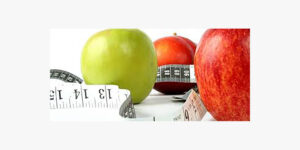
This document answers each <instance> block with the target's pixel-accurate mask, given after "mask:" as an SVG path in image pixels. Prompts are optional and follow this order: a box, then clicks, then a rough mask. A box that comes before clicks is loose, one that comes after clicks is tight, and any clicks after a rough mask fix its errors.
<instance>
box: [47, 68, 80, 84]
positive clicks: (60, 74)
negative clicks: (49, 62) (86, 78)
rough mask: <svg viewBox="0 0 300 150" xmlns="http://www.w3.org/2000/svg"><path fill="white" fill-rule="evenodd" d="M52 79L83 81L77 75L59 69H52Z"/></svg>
mask: <svg viewBox="0 0 300 150" xmlns="http://www.w3.org/2000/svg"><path fill="white" fill-rule="evenodd" d="M50 79H59V80H61V81H64V82H70V83H76V82H77V83H79V84H81V83H82V81H83V80H82V79H81V78H79V77H77V76H76V75H74V74H72V73H70V72H67V71H64V70H59V69H50Z"/></svg>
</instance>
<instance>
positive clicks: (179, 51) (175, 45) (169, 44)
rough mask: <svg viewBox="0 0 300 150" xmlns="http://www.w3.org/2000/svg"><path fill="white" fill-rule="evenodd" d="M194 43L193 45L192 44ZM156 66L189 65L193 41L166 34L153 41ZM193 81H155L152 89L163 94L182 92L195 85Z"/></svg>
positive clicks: (191, 61) (191, 58) (191, 57)
mask: <svg viewBox="0 0 300 150" xmlns="http://www.w3.org/2000/svg"><path fill="white" fill-rule="evenodd" d="M193 44H194V45H193ZM154 47H155V50H156V54H157V61H158V66H162V65H170V64H181V65H191V64H193V61H194V53H195V49H193V47H196V46H195V43H193V42H192V41H191V40H189V39H187V38H184V37H181V36H177V35H176V34H174V36H168V37H163V38H160V39H158V40H156V41H154ZM195 86H196V84H195V83H179V82H157V83H155V85H154V89H155V90H157V91H159V92H161V93H164V94H182V93H184V92H186V91H188V90H189V89H191V88H193V87H195Z"/></svg>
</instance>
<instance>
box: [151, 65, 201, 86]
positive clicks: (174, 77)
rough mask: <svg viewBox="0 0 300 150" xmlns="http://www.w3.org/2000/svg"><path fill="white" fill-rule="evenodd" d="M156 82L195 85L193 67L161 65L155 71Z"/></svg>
mask: <svg viewBox="0 0 300 150" xmlns="http://www.w3.org/2000/svg"><path fill="white" fill-rule="evenodd" d="M156 82H185V83H196V78H195V72H194V65H176V64H172V65H163V66H159V67H158V70H157V77H156Z"/></svg>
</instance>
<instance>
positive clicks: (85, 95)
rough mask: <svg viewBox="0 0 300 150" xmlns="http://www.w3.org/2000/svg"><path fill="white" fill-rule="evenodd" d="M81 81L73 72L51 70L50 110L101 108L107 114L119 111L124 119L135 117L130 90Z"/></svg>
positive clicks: (118, 113)
mask: <svg viewBox="0 0 300 150" xmlns="http://www.w3.org/2000/svg"><path fill="white" fill-rule="evenodd" d="M62 81H63V82H62ZM82 81H83V80H82V79H80V78H79V77H77V76H75V75H74V74H72V73H70V72H67V71H63V70H58V69H51V70H50V101H49V107H50V110H58V109H69V110H72V109H87V110H88V109H98V110H104V111H103V112H104V113H105V111H106V110H107V111H108V110H116V111H117V114H116V115H120V116H122V117H124V118H135V117H136V114H135V109H134V105H133V103H132V101H131V96H130V91H129V90H126V89H119V87H118V86H117V85H85V84H79V83H82ZM101 115H107V114H100V115H99V116H101Z"/></svg>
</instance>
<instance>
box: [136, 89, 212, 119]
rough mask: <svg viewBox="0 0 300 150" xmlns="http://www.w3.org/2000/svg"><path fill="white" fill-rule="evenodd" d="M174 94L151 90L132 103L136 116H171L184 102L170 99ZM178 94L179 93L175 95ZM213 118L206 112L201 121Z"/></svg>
mask: <svg viewBox="0 0 300 150" xmlns="http://www.w3.org/2000/svg"><path fill="white" fill-rule="evenodd" d="M173 96H175V95H164V94H161V93H159V92H157V91H156V90H152V91H151V93H150V95H149V96H148V97H147V98H146V99H145V100H144V101H143V102H142V103H140V104H136V105H134V108H135V111H136V115H137V118H149V117H153V116H155V117H165V116H172V115H173V114H174V113H175V112H176V111H178V110H179V109H181V107H182V105H183V103H184V102H179V101H172V97H173ZM176 96H179V95H176ZM214 120H215V119H214V118H213V117H212V116H211V115H210V114H209V113H208V112H207V113H206V114H205V116H204V117H203V119H202V121H214Z"/></svg>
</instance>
